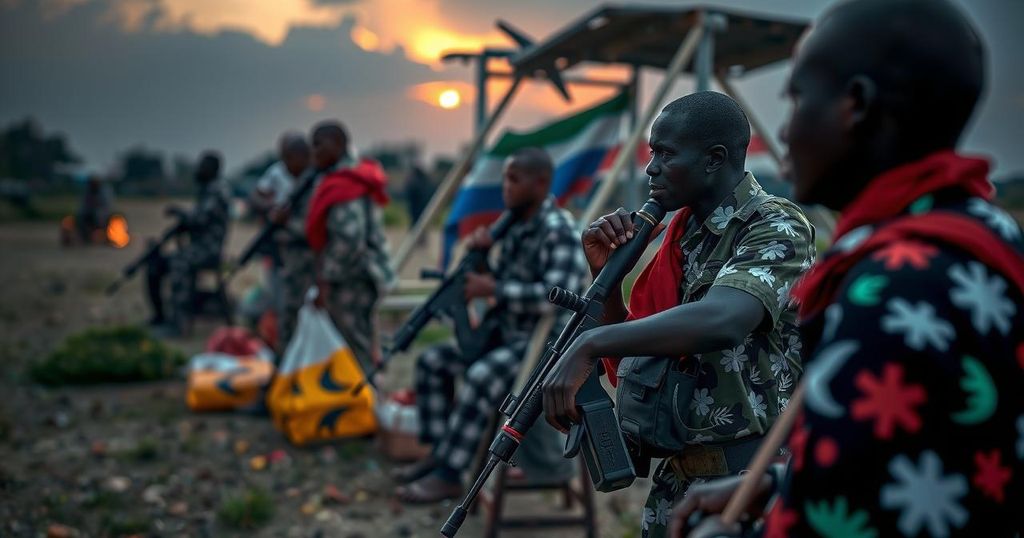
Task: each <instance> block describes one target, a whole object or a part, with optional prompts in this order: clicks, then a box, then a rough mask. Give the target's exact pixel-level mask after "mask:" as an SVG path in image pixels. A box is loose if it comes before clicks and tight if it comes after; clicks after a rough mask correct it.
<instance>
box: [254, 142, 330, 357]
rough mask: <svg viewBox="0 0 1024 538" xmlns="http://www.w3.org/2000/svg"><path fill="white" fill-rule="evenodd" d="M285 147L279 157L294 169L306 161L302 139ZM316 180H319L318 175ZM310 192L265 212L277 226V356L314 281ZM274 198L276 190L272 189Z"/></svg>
mask: <svg viewBox="0 0 1024 538" xmlns="http://www.w3.org/2000/svg"><path fill="white" fill-rule="evenodd" d="M287 140H288V139H287V138H284V139H282V150H284V149H285V147H286V141H287ZM287 147H288V148H291V151H289V154H290V155H291V158H290V159H289V158H283V159H282V160H283V161H284V162H286V163H288V162H289V161H291V162H293V163H296V164H295V167H294V169H295V170H298V165H297V162H298V161H300V160H305V161H306V162H308V157H306V158H305V159H302V158H301V157H303V156H304V154H307V152H308V145H306V144H305V142H304V141H303V142H302V143H301V144H300V143H299V141H298V140H294V139H292V140H291V141H290V142H288V143H287ZM313 165H314V167H315V168H316V170H317V171H319V172H322V170H324V169H323V168H322V167H321V166H328V165H321V163H320V162H319V161H317V160H316V159H315V156H314V160H313ZM288 168H289V174H294V173H295V172H294V171H293V170H292V167H291V166H288ZM293 177H294V176H293ZM317 181H320V178H319V177H318V178H317ZM312 194H313V191H312V189H311V190H310V191H309V192H308V193H306V194H305V195H304V196H302V198H301V199H299V200H297V201H295V203H294V204H293V205H291V206H290V207H288V206H286V205H281V204H279V205H276V206H274V207H273V208H271V210H270V212H269V215H268V217H269V218H270V220H271V221H272V222H275V223H277V224H280V225H281V227H280V228H279V229H278V230H277V232H276V233H275V234H274V244H275V245H276V246H277V256H278V261H279V265H278V268H277V271H276V273H277V275H276V279H275V283H276V284H277V288H278V290H277V292H276V293H275V298H274V299H275V306H276V308H277V353H278V357H280V356H281V355H282V354H283V353H284V351H285V349H286V348H287V347H288V343H289V342H291V339H292V335H293V334H294V333H295V324H296V322H297V321H298V315H299V309H300V308H302V304H303V302H304V301H305V298H306V292H307V291H308V290H309V288H310V287H312V286H313V285H315V284H316V278H315V277H316V270H315V264H314V256H313V251H311V250H310V249H309V243H308V242H307V241H306V215H307V212H308V209H309V207H308V206H309V200H310V197H311V196H312ZM276 198H277V192H276V191H275V199H276ZM280 200H281V201H283V200H285V197H281V198H280Z"/></svg>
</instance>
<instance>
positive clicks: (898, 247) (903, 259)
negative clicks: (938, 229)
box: [871, 241, 939, 271]
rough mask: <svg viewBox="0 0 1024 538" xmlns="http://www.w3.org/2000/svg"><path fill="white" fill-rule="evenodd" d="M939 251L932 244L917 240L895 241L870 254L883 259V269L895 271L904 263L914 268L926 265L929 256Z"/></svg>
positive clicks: (928, 261)
mask: <svg viewBox="0 0 1024 538" xmlns="http://www.w3.org/2000/svg"><path fill="white" fill-rule="evenodd" d="M938 253H939V249H937V248H935V247H934V246H932V245H927V244H925V243H919V242H917V241H897V242H895V243H893V244H891V245H889V246H887V247H885V248H883V249H881V250H879V251H878V252H875V254H874V255H873V256H871V258H872V259H874V260H879V261H881V260H885V269H886V270H887V271H895V270H897V269H899V268H901V267H903V266H904V265H906V264H910V266H911V267H913V268H914V269H924V268H926V267H928V265H929V263H930V260H929V258H932V257H934V256H935V255H936V254H938Z"/></svg>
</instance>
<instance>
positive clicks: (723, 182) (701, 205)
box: [692, 172, 745, 222]
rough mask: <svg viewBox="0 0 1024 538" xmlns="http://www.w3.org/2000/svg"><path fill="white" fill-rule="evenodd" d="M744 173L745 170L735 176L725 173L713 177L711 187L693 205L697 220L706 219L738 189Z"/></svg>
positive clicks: (702, 220)
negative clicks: (737, 186)
mask: <svg viewBox="0 0 1024 538" xmlns="http://www.w3.org/2000/svg"><path fill="white" fill-rule="evenodd" d="M744 175H745V172H740V173H739V174H737V175H735V177H730V176H726V175H724V174H723V175H722V176H721V177H714V178H712V180H711V188H710V189H708V191H707V192H706V193H705V196H703V197H702V198H701V199H700V200H698V201H697V202H695V203H694V204H693V206H692V208H693V216H694V218H695V219H696V220H697V222H704V221H706V220H707V219H708V217H709V216H711V213H712V212H714V210H715V209H718V206H720V205H722V201H723V200H725V198H726V197H727V196H729V195H730V194H732V191H734V190H736V185H738V184H739V182H740V181H742V180H743V176H744Z"/></svg>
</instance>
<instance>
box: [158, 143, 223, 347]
mask: <svg viewBox="0 0 1024 538" xmlns="http://www.w3.org/2000/svg"><path fill="white" fill-rule="evenodd" d="M219 172H220V156H219V155H218V154H217V153H215V152H212V151H207V152H205V153H203V155H202V157H200V160H199V167H198V168H197V169H196V174H195V179H196V183H197V184H198V185H199V191H198V193H197V195H196V204H195V207H194V208H193V209H192V211H186V210H184V209H182V208H179V207H174V206H171V207H169V208H167V210H166V211H165V212H166V213H167V214H168V215H173V216H175V217H176V218H178V221H179V223H180V225H181V233H182V234H187V236H188V243H187V245H185V246H184V247H183V248H181V249H180V250H178V251H177V252H175V253H174V254H171V255H170V256H162V255H160V256H155V257H154V258H153V259H151V260H150V262H149V265H148V266H147V271H146V279H147V292H148V296H149V301H150V304H151V305H152V306H153V313H154V315H153V320H152V324H153V325H156V326H158V327H159V328H160V330H162V331H163V332H164V333H165V334H168V335H172V336H173V335H178V334H180V333H181V332H182V330H184V328H185V324H186V323H187V322H189V321H190V320H191V316H192V313H193V312H192V310H193V304H194V295H195V289H194V288H195V279H196V272H197V271H198V270H199V269H219V265H220V261H221V260H220V258H221V250H222V249H223V247H224V238H225V237H226V236H227V233H228V193H227V187H226V186H225V185H224V184H223V182H221V181H218V180H217V175H218V173H219ZM164 277H167V279H168V280H169V281H170V285H171V300H170V310H169V312H167V313H166V315H165V312H164V301H163V294H162V291H163V280H164Z"/></svg>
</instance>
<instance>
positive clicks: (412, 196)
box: [405, 162, 434, 243]
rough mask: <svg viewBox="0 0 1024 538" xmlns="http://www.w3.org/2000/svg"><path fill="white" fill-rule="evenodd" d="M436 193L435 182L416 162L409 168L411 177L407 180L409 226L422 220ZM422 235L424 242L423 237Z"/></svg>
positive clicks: (406, 196)
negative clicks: (424, 211) (421, 216)
mask: <svg viewBox="0 0 1024 538" xmlns="http://www.w3.org/2000/svg"><path fill="white" fill-rule="evenodd" d="M433 195H434V182H433V181H431V180H430V176H429V175H428V174H427V173H426V172H425V171H423V167H422V166H420V165H419V163H417V162H414V163H413V165H412V168H411V169H410V170H409V177H408V178H406V180H405V203H406V204H407V205H408V206H409V227H410V228H411V227H413V226H415V225H416V223H417V222H419V220H420V215H422V214H423V210H425V209H426V208H427V204H429V203H430V198H431V197H432V196H433ZM424 237H425V236H421V237H420V242H421V243H422V241H423V238H424Z"/></svg>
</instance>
